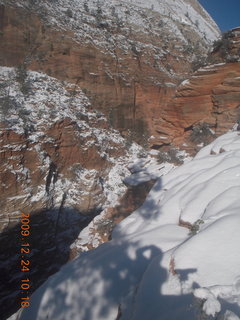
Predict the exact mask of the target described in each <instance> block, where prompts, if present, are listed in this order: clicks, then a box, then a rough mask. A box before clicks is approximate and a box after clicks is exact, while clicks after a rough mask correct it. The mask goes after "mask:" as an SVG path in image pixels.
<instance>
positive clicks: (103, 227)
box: [95, 219, 114, 235]
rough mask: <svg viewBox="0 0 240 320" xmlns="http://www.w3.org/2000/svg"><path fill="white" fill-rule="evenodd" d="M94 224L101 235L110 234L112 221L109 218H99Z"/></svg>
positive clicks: (112, 225)
mask: <svg viewBox="0 0 240 320" xmlns="http://www.w3.org/2000/svg"><path fill="white" fill-rule="evenodd" d="M95 225H96V227H97V228H96V230H97V232H99V233H100V234H102V235H111V233H112V230H113V227H114V223H113V221H112V220H110V219H106V220H99V221H97V222H96V223H95Z"/></svg>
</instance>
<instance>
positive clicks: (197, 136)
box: [190, 122, 214, 145]
mask: <svg viewBox="0 0 240 320" xmlns="http://www.w3.org/2000/svg"><path fill="white" fill-rule="evenodd" d="M212 137H214V133H213V131H212V130H211V128H210V125H209V124H208V123H206V122H203V123H201V124H198V125H196V126H194V127H193V128H192V132H191V134H190V141H191V142H193V143H196V144H200V143H203V144H204V145H206V144H208V143H209V142H210V140H211V138H212Z"/></svg>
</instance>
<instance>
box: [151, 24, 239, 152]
mask: <svg viewBox="0 0 240 320" xmlns="http://www.w3.org/2000/svg"><path fill="white" fill-rule="evenodd" d="M227 35H228V36H226V35H225V36H224V37H223V40H221V41H220V42H219V43H220V44H219V43H218V44H216V46H217V48H218V49H217V48H215V49H214V50H213V52H212V54H211V55H210V57H209V59H210V60H211V61H215V62H218V63H216V64H210V65H207V66H205V67H203V68H200V69H199V70H198V71H196V72H195V73H194V74H193V76H192V77H191V78H189V79H188V80H186V81H183V82H182V83H181V84H180V85H179V87H178V88H177V90H176V92H175V95H174V97H173V98H172V99H170V101H169V102H168V103H167V105H166V107H165V108H163V110H162V119H160V121H159V122H158V127H157V128H156V130H157V132H159V133H160V134H161V136H159V137H158V141H157V144H159V145H161V144H162V145H166V144H171V143H174V144H175V145H178V146H179V145H182V146H183V145H184V147H185V148H186V147H187V146H186V144H188V145H189V146H188V147H189V148H190V149H191V148H193V144H192V143H193V142H196V141H194V135H195V133H196V134H198V135H199V136H201V132H200V131H201V128H203V129H204V128H206V126H208V128H209V130H208V133H209V138H210V139H211V136H212V137H213V136H214V135H213V133H214V134H215V135H217V136H218V135H221V134H223V133H225V132H226V131H227V130H229V129H231V128H232V127H233V125H234V124H235V123H236V122H237V120H239V119H240V63H239V61H240V46H239V39H240V37H239V28H236V29H233V30H232V31H231V32H229V33H228V34H227ZM226 42H227V43H228V49H226V47H225V50H227V51H226V52H225V55H224V57H223V56H222V53H223V46H225V44H224V43H226ZM196 128H199V130H198V131H194V129H196ZM205 133H206V135H207V130H206V132H205ZM155 136H156V135H155ZM202 138H204V134H203V137H202ZM205 138H207V137H206V136H205ZM208 141H209V140H208V139H207V140H206V142H208ZM197 142H198V143H201V142H204V139H202V141H201V137H200V140H198V141H197Z"/></svg>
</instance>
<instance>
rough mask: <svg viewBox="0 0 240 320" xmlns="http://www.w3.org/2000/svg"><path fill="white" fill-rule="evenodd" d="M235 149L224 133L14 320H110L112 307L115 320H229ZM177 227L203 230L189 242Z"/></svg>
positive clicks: (235, 263)
mask: <svg viewBox="0 0 240 320" xmlns="http://www.w3.org/2000/svg"><path fill="white" fill-rule="evenodd" d="M238 141H240V136H239V134H238V132H229V133H227V134H225V135H223V136H222V137H219V138H218V139H216V141H214V142H213V143H211V144H210V145H209V146H206V147H205V148H203V149H202V150H201V151H200V152H199V154H198V155H197V156H196V157H195V158H194V159H193V160H191V161H189V162H188V163H186V164H184V165H182V166H181V167H178V168H176V169H173V170H171V171H170V172H169V173H167V174H166V175H164V176H162V177H159V178H158V181H157V182H156V184H155V186H154V187H153V189H152V190H151V192H150V193H149V195H148V197H147V199H146V201H145V203H144V204H143V206H142V207H141V208H139V209H138V210H136V211H135V212H134V213H133V214H132V215H131V216H129V217H128V218H126V219H125V220H124V221H123V222H122V223H120V224H119V225H118V226H117V227H116V228H115V230H114V233H113V240H112V241H110V242H108V243H106V244H104V245H101V246H99V247H98V248H97V249H95V250H93V251H89V252H87V253H84V254H81V255H80V256H79V257H77V258H76V259H75V260H74V261H72V262H70V263H68V264H67V265H66V266H64V267H63V268H62V269H61V270H60V272H58V273H57V274H56V275H54V276H52V277H50V279H49V280H48V281H47V282H46V283H45V284H44V285H43V286H42V287H40V289H38V290H37V291H36V292H35V293H34V294H33V296H32V297H31V300H30V302H31V306H30V307H29V308H26V309H25V310H23V312H22V315H21V316H20V319H21V320H43V319H46V318H47V317H48V318H49V319H54V320H65V319H73V320H75V319H76V320H79V319H81V320H91V319H92V320H96V319H98V320H102V319H104V320H112V319H115V318H116V317H117V314H118V309H119V306H120V309H121V313H122V316H121V319H124V320H129V319H131V320H146V319H151V320H157V319H166V320H172V319H174V320H183V319H184V320H195V319H199V315H200V314H202V315H203V314H205V316H206V317H207V316H208V317H213V318H211V319H215V318H214V317H216V316H219V317H220V318H221V317H222V318H221V319H228V320H236V319H239V316H240V250H239V243H240V232H239V225H240V214H239V212H240V211H239V209H240V198H239V197H238V195H239V190H240V187H239V183H238V180H239V176H240V161H237V160H240V148H239V149H238V150H237V149H236V148H235V144H236V143H237V142H238ZM226 144H227V145H228V151H225V152H223V151H221V153H220V150H221V148H222V146H225V145H226ZM213 149H214V150H215V152H216V154H212V153H211V151H212V150H213ZM217 151H218V152H217ZM138 169H139V168H138V167H137V166H136V165H135V166H134V165H132V166H131V170H133V172H135V174H136V173H137V172H138ZM209 185H211V186H212V187H211V188H209V187H208V186H209ZM192 190H193V191H192ZM184 195H185V196H184ZM196 201H197V202H196ZM200 207H201V209H200ZM189 208H192V209H191V210H190V209H189ZM181 218H184V219H185V221H186V222H191V223H193V222H196V219H199V218H201V219H202V222H203V223H202V224H199V230H198V232H194V231H193V230H192V232H189V230H188V229H187V228H186V227H183V226H182V227H181V226H179V225H178V223H179V220H180V219H181ZM201 301H202V302H201ZM209 319H210V318H209Z"/></svg>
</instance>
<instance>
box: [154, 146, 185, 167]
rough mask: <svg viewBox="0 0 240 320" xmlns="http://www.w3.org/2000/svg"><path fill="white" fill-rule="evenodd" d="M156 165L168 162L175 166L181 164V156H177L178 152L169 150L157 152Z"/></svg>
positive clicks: (172, 149) (174, 149)
mask: <svg viewBox="0 0 240 320" xmlns="http://www.w3.org/2000/svg"><path fill="white" fill-rule="evenodd" d="M157 160H158V163H163V162H170V163H174V164H176V165H181V164H183V156H182V155H180V154H179V150H178V149H176V148H171V149H169V150H168V151H166V152H164V151H159V153H158V156H157Z"/></svg>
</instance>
